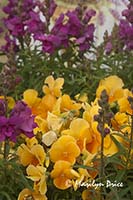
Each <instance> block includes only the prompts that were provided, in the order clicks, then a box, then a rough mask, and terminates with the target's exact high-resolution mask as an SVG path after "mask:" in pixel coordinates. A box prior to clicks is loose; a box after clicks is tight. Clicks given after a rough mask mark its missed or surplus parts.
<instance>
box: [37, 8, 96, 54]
mask: <svg viewBox="0 0 133 200" xmlns="http://www.w3.org/2000/svg"><path fill="white" fill-rule="evenodd" d="M94 15H95V11H94V10H88V9H84V10H82V9H81V8H80V7H77V8H76V9H75V10H73V11H68V12H67V13H66V14H63V13H62V14H61V15H60V16H59V17H58V18H57V20H56V22H55V24H54V26H53V28H52V30H51V32H50V34H45V35H41V36H39V37H37V39H38V40H40V41H42V43H43V50H44V52H48V53H53V52H54V51H55V49H60V48H61V47H64V48H67V47H69V46H70V44H71V43H73V44H75V45H77V46H79V48H80V50H81V51H84V50H87V49H89V48H90V44H91V42H92V41H93V37H94V35H93V34H94V24H92V23H91V24H90V23H89V22H90V19H91V18H92V17H93V16H94Z"/></svg>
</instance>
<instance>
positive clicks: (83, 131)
mask: <svg viewBox="0 0 133 200" xmlns="http://www.w3.org/2000/svg"><path fill="white" fill-rule="evenodd" d="M62 134H65V135H71V136H72V137H74V138H75V139H76V141H77V144H78V146H79V148H80V150H81V151H82V149H83V147H84V142H85V141H86V143H90V142H91V141H92V135H91V132H90V125H89V123H88V122H87V121H86V120H85V119H82V118H77V119H74V120H72V122H71V123H70V128H69V129H67V130H64V131H62Z"/></svg>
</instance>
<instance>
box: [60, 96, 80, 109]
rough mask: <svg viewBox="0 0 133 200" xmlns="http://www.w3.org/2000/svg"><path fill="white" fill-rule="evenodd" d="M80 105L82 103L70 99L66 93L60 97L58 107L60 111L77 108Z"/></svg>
mask: <svg viewBox="0 0 133 200" xmlns="http://www.w3.org/2000/svg"><path fill="white" fill-rule="evenodd" d="M81 107H82V105H81V104H80V103H76V102H75V101H74V100H72V99H71V98H70V96H69V95H68V94H64V95H63V96H62V97H61V105H60V109H61V111H62V112H65V111H69V110H79V109H80V108H81Z"/></svg>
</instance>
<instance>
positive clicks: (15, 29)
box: [4, 16, 25, 37]
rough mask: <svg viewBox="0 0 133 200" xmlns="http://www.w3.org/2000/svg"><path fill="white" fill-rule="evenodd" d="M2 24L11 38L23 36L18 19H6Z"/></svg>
mask: <svg viewBox="0 0 133 200" xmlns="http://www.w3.org/2000/svg"><path fill="white" fill-rule="evenodd" d="M4 23H5V25H6V27H7V29H8V30H9V31H10V33H11V34H12V35H13V36H15V37H19V36H23V35H24V33H25V31H24V25H23V22H22V20H21V18H20V17H18V16H13V17H12V18H7V19H5V20H4Z"/></svg>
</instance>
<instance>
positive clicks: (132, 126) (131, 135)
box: [126, 115, 133, 169]
mask: <svg viewBox="0 0 133 200" xmlns="http://www.w3.org/2000/svg"><path fill="white" fill-rule="evenodd" d="M132 145H133V115H131V133H130V142H129V149H128V154H127V161H126V169H127V168H128V165H129V162H130V161H131V158H130V157H131V150H132Z"/></svg>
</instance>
